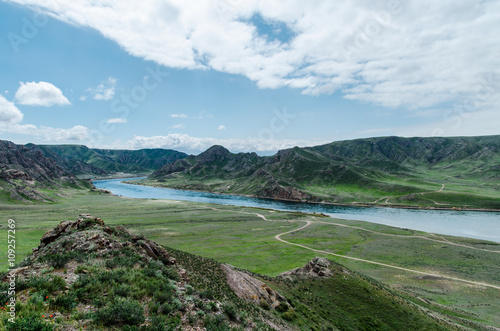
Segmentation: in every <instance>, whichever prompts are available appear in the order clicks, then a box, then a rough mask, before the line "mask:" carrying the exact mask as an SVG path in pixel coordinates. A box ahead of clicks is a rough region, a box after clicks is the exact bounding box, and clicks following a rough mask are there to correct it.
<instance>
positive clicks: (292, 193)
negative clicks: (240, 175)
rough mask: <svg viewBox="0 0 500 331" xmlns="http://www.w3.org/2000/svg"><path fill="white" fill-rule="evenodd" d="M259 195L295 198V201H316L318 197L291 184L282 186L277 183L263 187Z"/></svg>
mask: <svg viewBox="0 0 500 331" xmlns="http://www.w3.org/2000/svg"><path fill="white" fill-rule="evenodd" d="M259 196H262V197H266V198H273V199H280V200H294V201H304V200H308V201H316V200H318V199H317V198H315V197H313V196H312V195H310V194H307V193H304V192H302V191H301V190H298V189H296V188H295V187H291V186H281V185H279V184H277V183H274V184H273V185H271V186H268V187H266V188H265V189H263V190H262V191H261V192H260V193H259Z"/></svg>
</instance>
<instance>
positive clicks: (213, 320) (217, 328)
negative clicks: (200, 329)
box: [203, 315, 231, 331]
mask: <svg viewBox="0 0 500 331" xmlns="http://www.w3.org/2000/svg"><path fill="white" fill-rule="evenodd" d="M203 325H204V326H205V328H206V329H207V331H223V330H230V329H231V328H230V327H229V325H228V324H227V322H226V321H225V320H224V317H222V315H215V316H214V315H206V316H205V318H204V319H203Z"/></svg>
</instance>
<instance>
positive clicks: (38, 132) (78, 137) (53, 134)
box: [0, 122, 90, 143]
mask: <svg viewBox="0 0 500 331" xmlns="http://www.w3.org/2000/svg"><path fill="white" fill-rule="evenodd" d="M0 132H7V133H15V134H23V135H28V136H31V137H34V138H36V139H38V140H41V141H42V142H45V143H64V142H67V143H72V142H73V143H74V142H84V141H85V140H87V138H88V135H89V132H90V130H89V129H88V128H87V127H85V126H82V125H76V126H74V127H72V128H69V129H60V128H51V127H46V126H40V127H37V126H36V125H33V124H14V125H3V124H2V123H1V122H0Z"/></svg>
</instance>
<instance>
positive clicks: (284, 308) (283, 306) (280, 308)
mask: <svg viewBox="0 0 500 331" xmlns="http://www.w3.org/2000/svg"><path fill="white" fill-rule="evenodd" d="M288 308H289V307H288V305H287V304H286V302H281V303H280V304H279V305H278V306H276V308H275V309H276V311H278V312H280V313H284V312H286V311H287V310H288Z"/></svg>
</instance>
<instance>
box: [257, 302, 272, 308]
mask: <svg viewBox="0 0 500 331" xmlns="http://www.w3.org/2000/svg"><path fill="white" fill-rule="evenodd" d="M259 305H260V307H261V308H262V309H264V310H271V307H270V306H269V304H268V303H267V301H266V300H260V302H259Z"/></svg>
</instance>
